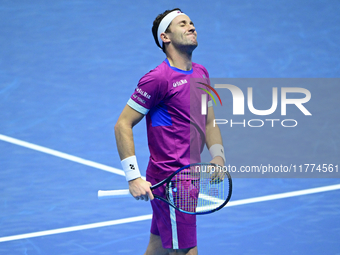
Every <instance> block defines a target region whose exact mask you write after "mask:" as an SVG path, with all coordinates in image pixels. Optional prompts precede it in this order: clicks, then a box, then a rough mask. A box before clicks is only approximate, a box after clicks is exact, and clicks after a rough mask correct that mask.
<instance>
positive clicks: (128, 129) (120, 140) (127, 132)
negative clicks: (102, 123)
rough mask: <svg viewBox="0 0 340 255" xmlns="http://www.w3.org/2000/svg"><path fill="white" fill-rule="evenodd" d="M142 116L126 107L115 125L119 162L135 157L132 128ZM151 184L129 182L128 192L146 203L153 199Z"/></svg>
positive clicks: (140, 179) (137, 181)
mask: <svg viewBox="0 0 340 255" xmlns="http://www.w3.org/2000/svg"><path fill="white" fill-rule="evenodd" d="M143 117H144V115H143V114H141V113H139V112H137V111H135V110H134V109H132V108H131V107H130V106H128V105H126V106H125V108H124V109H123V111H122V113H121V114H120V116H119V118H118V121H117V123H116V125H115V136H116V143H117V149H118V153H119V157H120V159H121V160H123V159H125V158H128V157H131V156H133V155H135V146H134V141H133V132H132V128H133V127H134V126H135V125H136V124H137V123H138V122H140V121H141V119H143ZM150 186H151V183H150V182H147V181H145V180H143V179H142V178H137V179H134V180H131V181H129V190H130V193H131V194H132V196H133V197H134V198H136V199H137V200H138V199H141V200H145V201H148V199H149V198H150V199H151V200H152V199H153V195H152V192H151V190H150Z"/></svg>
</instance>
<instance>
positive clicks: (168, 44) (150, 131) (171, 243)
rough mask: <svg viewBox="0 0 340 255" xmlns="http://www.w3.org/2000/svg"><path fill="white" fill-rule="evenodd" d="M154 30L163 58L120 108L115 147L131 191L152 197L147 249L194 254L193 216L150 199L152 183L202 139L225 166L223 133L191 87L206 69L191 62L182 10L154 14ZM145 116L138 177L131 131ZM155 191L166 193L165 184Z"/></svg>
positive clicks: (194, 151) (192, 33) (186, 159)
mask: <svg viewBox="0 0 340 255" xmlns="http://www.w3.org/2000/svg"><path fill="white" fill-rule="evenodd" d="M152 33H153V36H154V39H155V42H156V44H157V46H158V47H159V48H161V49H162V50H163V52H164V53H165V55H166V59H165V60H164V61H163V62H162V63H161V64H160V65H159V66H157V67H156V68H155V69H153V70H151V71H150V72H149V73H147V74H145V75H144V76H143V77H142V78H141V79H140V80H139V83H138V86H137V88H136V90H135V91H134V93H133V94H132V96H131V98H130V99H129V100H128V102H127V105H126V106H125V108H124V109H123V111H122V113H121V115H120V117H119V119H118V121H117V123H116V125H115V136H116V141H117V147H118V152H119V155H120V158H121V160H122V162H121V163H122V167H123V169H124V171H125V176H126V180H127V181H128V182H129V190H130V193H131V194H132V196H133V197H134V198H135V199H137V200H144V201H148V200H149V199H150V200H151V205H152V209H153V217H152V223H151V230H150V232H151V234H150V241H149V244H148V247H147V250H146V253H145V254H148V255H149V254H150V255H151V254H152V255H155V254H190V255H191V254H197V233H196V216H195V215H189V214H184V213H181V212H179V211H177V210H175V209H173V208H172V207H170V206H169V205H167V204H166V203H164V202H161V201H158V200H156V199H155V200H153V198H154V197H153V194H152V192H151V190H150V186H151V185H153V184H156V183H158V182H160V181H161V180H163V179H165V178H166V177H168V176H169V175H170V174H171V173H173V172H174V171H175V170H177V169H178V168H180V167H182V166H184V165H188V164H190V163H197V162H200V153H201V152H202V149H203V148H202V142H203V145H204V143H205V144H206V145H207V147H208V148H209V151H210V153H211V155H212V161H211V162H212V163H215V164H219V165H224V161H225V156H224V149H223V145H222V138H221V134H220V130H219V128H218V126H214V125H213V120H214V118H215V116H214V111H213V107H210V106H212V103H211V100H208V101H209V102H208V104H207V106H206V108H207V109H206V110H207V114H206V115H202V114H201V95H202V93H205V92H204V91H203V90H200V89H196V88H195V87H193V86H190V79H192V78H202V79H205V81H206V83H207V84H208V83H209V74H208V72H207V70H206V69H205V68H204V67H203V66H202V65H199V64H196V63H194V62H192V53H193V51H194V49H195V48H196V47H197V45H198V43H197V32H196V29H195V26H194V24H193V22H192V21H191V20H190V18H189V17H188V16H187V15H185V14H184V13H182V11H181V10H180V9H178V8H176V9H173V10H167V11H165V12H164V13H162V14H160V15H158V16H157V18H156V19H155V21H154V23H153V27H152ZM195 103H196V104H195ZM144 116H146V124H147V136H148V145H149V150H150V159H149V164H148V167H147V170H146V180H143V179H142V178H140V177H141V174H140V171H139V169H138V164H137V159H136V156H135V149H134V142H133V132H132V129H133V127H134V126H135V125H136V124H137V123H138V122H139V121H140V120H141V119H142V118H143V117H144ZM193 126H194V128H193ZM202 133H203V134H204V136H203V138H202V135H201V134H202ZM154 192H157V194H158V195H162V196H164V189H163V190H162V189H160V188H158V189H157V190H155V191H154Z"/></svg>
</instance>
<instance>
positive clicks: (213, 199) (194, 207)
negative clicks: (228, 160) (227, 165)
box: [170, 165, 230, 213]
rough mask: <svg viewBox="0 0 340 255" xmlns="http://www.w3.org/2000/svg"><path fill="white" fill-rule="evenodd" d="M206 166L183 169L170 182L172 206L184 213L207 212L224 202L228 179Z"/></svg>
mask: <svg viewBox="0 0 340 255" xmlns="http://www.w3.org/2000/svg"><path fill="white" fill-rule="evenodd" d="M224 177H225V175H224V173H222V172H219V171H212V170H211V169H207V165H200V166H199V167H197V166H195V167H194V168H193V167H191V168H189V169H185V170H183V171H182V172H180V173H179V174H177V175H175V176H174V177H173V179H172V180H171V191H170V192H171V193H172V194H171V195H172V196H171V197H172V200H173V201H172V202H173V204H174V205H175V206H176V207H177V208H179V209H180V210H182V211H186V212H192V213H195V212H208V211H212V210H214V209H216V208H218V207H220V206H221V205H222V204H223V203H224V202H225V200H226V198H227V196H228V193H229V192H230V190H229V188H228V187H229V179H228V178H224Z"/></svg>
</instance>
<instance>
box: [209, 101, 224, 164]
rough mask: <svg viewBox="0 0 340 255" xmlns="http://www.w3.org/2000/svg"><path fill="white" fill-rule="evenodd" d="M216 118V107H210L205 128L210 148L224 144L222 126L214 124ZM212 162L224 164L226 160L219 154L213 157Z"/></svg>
mask: <svg viewBox="0 0 340 255" xmlns="http://www.w3.org/2000/svg"><path fill="white" fill-rule="evenodd" d="M214 119H215V113H214V108H213V107H208V119H207V125H206V128H205V131H206V145H207V147H208V149H209V148H210V147H211V146H212V145H214V144H221V145H223V142H222V136H221V131H220V128H219V127H218V126H217V125H215V126H214ZM211 163H215V164H218V165H221V166H224V163H225V162H224V160H223V158H222V157H220V156H217V157H215V158H213V159H212V161H211Z"/></svg>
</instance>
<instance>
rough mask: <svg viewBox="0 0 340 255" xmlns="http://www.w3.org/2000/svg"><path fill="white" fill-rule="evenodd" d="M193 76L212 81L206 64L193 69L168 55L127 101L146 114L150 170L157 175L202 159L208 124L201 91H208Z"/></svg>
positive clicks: (194, 65)
mask: <svg viewBox="0 0 340 255" xmlns="http://www.w3.org/2000/svg"><path fill="white" fill-rule="evenodd" d="M193 78H201V79H200V81H201V82H202V81H204V82H205V83H206V84H209V74H208V72H207V70H206V69H205V68H204V67H203V66H202V65H199V64H196V63H192V69H191V70H190V71H183V70H180V69H178V68H175V67H172V66H170V64H169V61H168V60H167V59H165V61H163V62H162V63H161V64H160V65H159V66H157V67H156V68H155V69H153V70H151V71H150V72H149V73H147V74H145V75H144V76H143V77H142V78H141V79H140V80H139V83H138V86H137V88H136V89H135V92H134V93H133V94H132V96H131V98H130V99H129V101H128V103H127V104H128V105H129V106H130V107H131V108H133V109H134V110H136V111H138V112H140V113H142V114H144V115H146V125H147V136H148V145H149V150H150V160H149V164H148V167H147V171H146V174H147V175H150V176H153V178H157V179H160V180H161V179H164V178H166V177H168V176H169V175H170V174H171V173H173V172H174V171H175V170H177V169H178V168H180V167H182V166H185V165H188V164H190V163H197V162H200V154H201V152H202V150H203V145H204V143H205V125H206V115H202V114H201V95H202V94H206V92H204V91H203V90H201V89H198V88H197V87H203V86H202V85H200V84H198V83H195V82H194V80H193ZM207 98H209V95H208V96H207ZM209 99H210V98H209ZM207 107H208V106H207Z"/></svg>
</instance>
